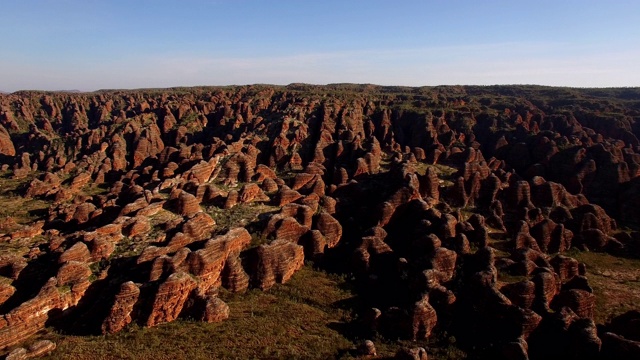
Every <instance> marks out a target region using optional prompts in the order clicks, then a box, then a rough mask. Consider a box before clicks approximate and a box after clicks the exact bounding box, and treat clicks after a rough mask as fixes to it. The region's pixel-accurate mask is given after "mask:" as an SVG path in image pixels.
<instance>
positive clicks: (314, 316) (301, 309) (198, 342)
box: [42, 267, 354, 360]
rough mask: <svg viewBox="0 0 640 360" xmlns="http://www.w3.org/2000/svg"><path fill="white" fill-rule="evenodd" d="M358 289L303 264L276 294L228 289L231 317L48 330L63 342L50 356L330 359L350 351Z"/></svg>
mask: <svg viewBox="0 0 640 360" xmlns="http://www.w3.org/2000/svg"><path fill="white" fill-rule="evenodd" d="M353 296H354V295H353V294H352V293H351V292H350V291H349V290H346V289H345V282H344V280H343V279H342V278H340V277H336V276H331V275H327V274H326V273H323V272H319V271H315V270H313V269H311V268H310V267H304V268H303V269H302V270H301V271H300V272H298V273H297V274H296V275H295V276H294V277H293V279H291V281H290V282H289V283H288V284H285V285H277V286H276V287H274V288H273V289H271V291H269V292H262V291H259V290H251V291H249V292H247V293H245V294H229V293H225V292H223V293H221V298H223V299H224V300H225V301H226V302H227V303H228V304H229V307H230V309H231V316H230V318H229V319H228V320H226V321H224V322H222V323H217V324H207V323H202V322H198V321H188V320H178V321H175V322H172V323H169V324H164V325H160V326H158V327H155V328H141V327H138V326H130V327H129V328H127V329H125V330H124V331H122V332H120V333H118V334H115V335H109V336H84V337H81V336H65V335H60V334H56V333H53V332H49V333H47V334H45V335H42V337H44V338H49V339H52V340H54V341H56V342H57V344H58V348H57V350H56V351H55V352H54V353H53V354H52V355H50V356H49V357H47V359H74V360H75V359H257V358H259V359H287V358H291V359H292V358H295V359H325V358H339V357H350V354H349V350H350V349H351V348H352V347H353V344H352V343H351V341H349V340H348V339H347V338H346V337H345V336H343V335H342V334H341V333H340V332H339V331H338V330H336V329H338V328H340V324H345V323H346V322H348V321H349V320H350V316H351V315H350V311H349V310H348V309H343V308H341V306H340V303H341V302H343V301H346V300H348V299H350V298H352V297H353Z"/></svg>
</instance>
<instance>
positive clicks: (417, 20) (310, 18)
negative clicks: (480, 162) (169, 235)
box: [0, 0, 640, 91]
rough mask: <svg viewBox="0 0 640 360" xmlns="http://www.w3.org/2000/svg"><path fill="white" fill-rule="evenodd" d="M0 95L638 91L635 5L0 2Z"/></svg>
mask: <svg viewBox="0 0 640 360" xmlns="http://www.w3.org/2000/svg"><path fill="white" fill-rule="evenodd" d="M0 34H2V36H1V39H2V40H1V41H0V90H4V91H15V90H19V89H44V90H56V89H79V90H96V89H104V88H141V87H171V86H193V85H229V84H254V83H270V84H288V83H292V82H306V83H314V84H327V83H335V82H354V83H374V84H383V85H410V86H422V85H443V84H482V85H490V84H542V85H559V86H581V87H582V86H640V1H637V0H628V1H621V0H620V1H615V0H609V1H606V0H598V1H594V0H580V1H576V0H565V1H560V0H555V1H547V0H540V1H533V0H530V1H518V0H511V1H497V0H496V1H492V0H466V1H462V0H438V1H436V0H424V1H413V0H407V1H398V0H396V1H391V0H388V1H382V0H367V1H364V0H363V1H360V0H351V1H349V0H342V1H333V0H309V1H305V0H298V1H293V0H270V1H266V0H181V1H177V0H175V1H165V0H126V1H125V0H0Z"/></svg>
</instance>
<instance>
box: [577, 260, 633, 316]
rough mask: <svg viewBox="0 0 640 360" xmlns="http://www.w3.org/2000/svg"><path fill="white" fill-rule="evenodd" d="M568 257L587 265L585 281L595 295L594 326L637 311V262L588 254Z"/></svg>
mask: <svg viewBox="0 0 640 360" xmlns="http://www.w3.org/2000/svg"><path fill="white" fill-rule="evenodd" d="M569 255H570V256H572V257H574V258H576V259H578V261H581V262H584V263H585V264H587V278H588V279H589V284H590V285H591V287H593V290H594V293H595V295H596V310H595V316H594V317H595V319H594V320H595V321H596V323H605V322H607V321H608V320H610V319H611V318H612V317H615V316H617V315H620V314H622V313H624V312H626V311H629V310H632V309H637V308H638V299H640V260H638V259H626V258H620V257H615V256H612V255H609V254H605V253H596V252H588V251H587V252H577V251H576V252H571V253H570V254H569Z"/></svg>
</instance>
